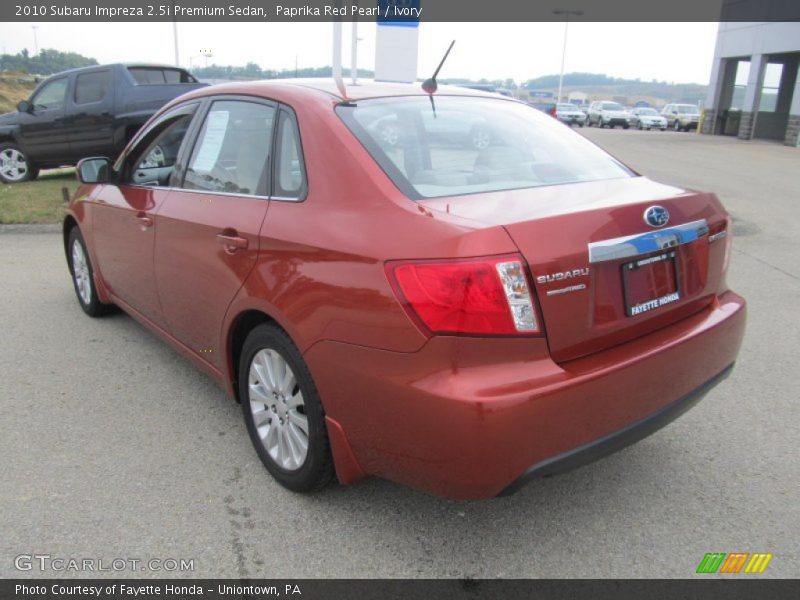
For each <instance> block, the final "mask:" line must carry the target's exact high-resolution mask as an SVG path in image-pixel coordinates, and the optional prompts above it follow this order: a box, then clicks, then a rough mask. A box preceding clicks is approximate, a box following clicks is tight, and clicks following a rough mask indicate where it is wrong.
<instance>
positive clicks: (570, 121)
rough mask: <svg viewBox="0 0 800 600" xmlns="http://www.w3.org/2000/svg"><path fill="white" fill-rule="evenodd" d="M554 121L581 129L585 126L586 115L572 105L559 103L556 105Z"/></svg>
mask: <svg viewBox="0 0 800 600" xmlns="http://www.w3.org/2000/svg"><path fill="white" fill-rule="evenodd" d="M556 119H558V120H559V121H561V122H562V123H566V124H567V125H570V126H572V125H577V126H578V127H583V126H584V125H585V124H586V113H585V112H583V111H582V110H581V109H580V108H578V107H577V106H575V105H574V104H569V103H565V102H559V103H558V104H556Z"/></svg>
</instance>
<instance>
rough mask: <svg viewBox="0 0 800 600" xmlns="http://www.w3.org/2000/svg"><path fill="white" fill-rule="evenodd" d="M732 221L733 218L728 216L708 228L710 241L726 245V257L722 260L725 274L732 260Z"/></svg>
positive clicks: (710, 242)
mask: <svg viewBox="0 0 800 600" xmlns="http://www.w3.org/2000/svg"><path fill="white" fill-rule="evenodd" d="M731 223H732V220H731V218H730V217H726V218H725V220H724V221H720V222H719V223H716V224H714V225H711V226H710V227H709V228H708V243H709V244H714V243H719V244H724V245H725V257H724V258H723V260H722V272H723V274H724V273H727V271H728V265H729V264H730V262H731Z"/></svg>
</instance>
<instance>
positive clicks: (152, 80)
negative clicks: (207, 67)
mask: <svg viewBox="0 0 800 600" xmlns="http://www.w3.org/2000/svg"><path fill="white" fill-rule="evenodd" d="M128 71H129V72H130V74H131V75H133V78H134V79H135V80H136V83H137V85H167V84H170V83H196V82H197V79H195V78H194V77H193V76H192V75H190V74H189V73H188V72H187V71H184V70H183V69H164V68H159V67H128Z"/></svg>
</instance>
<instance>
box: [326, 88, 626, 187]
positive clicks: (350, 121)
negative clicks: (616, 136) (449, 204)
mask: <svg viewBox="0 0 800 600" xmlns="http://www.w3.org/2000/svg"><path fill="white" fill-rule="evenodd" d="M434 102H435V112H434V107H433V106H431V101H430V99H429V98H428V97H425V96H409V97H402V98H385V99H374V100H361V101H359V102H358V103H357V104H355V105H354V104H342V105H340V106H338V107H337V109H336V110H337V113H338V114H339V116H340V117H341V118H342V120H343V121H344V122H345V124H346V125H347V126H348V128H349V129H350V130H351V131H352V132H353V134H355V136H356V137H357V138H358V139H359V141H360V142H361V143H362V144H363V145H364V147H365V148H366V149H367V151H368V152H369V153H370V154H371V155H372V157H373V158H374V159H375V160H376V161H377V162H378V164H379V165H380V166H381V167H382V168H383V170H384V171H385V172H386V173H387V175H388V176H389V177H390V178H391V179H392V181H393V182H394V183H395V185H396V186H397V187H398V188H399V189H400V190H401V191H402V192H403V193H404V194H406V195H407V196H408V197H409V198H412V199H416V200H419V199H422V198H436V197H441V196H456V195H462V194H474V193H480V192H493V191H499V190H510V189H519V188H532V187H539V186H546V185H556V184H563V183H577V182H583V181H595V180H600V179H615V178H622V177H631V176H632V175H633V173H632V172H631V171H630V170H629V169H627V168H626V167H625V166H623V165H622V164H620V163H619V162H617V161H615V160H614V159H613V158H611V157H610V156H609V155H608V154H606V153H605V152H603V151H602V150H600V149H599V148H598V147H597V146H595V145H594V144H592V143H591V142H589V141H587V140H586V139H584V138H583V137H582V136H581V135H579V134H577V133H575V132H573V131H570V130H569V129H566V128H565V127H564V126H563V125H562V124H561V123H559V122H558V121H556V120H555V119H553V118H552V117H550V116H548V115H546V114H544V113H542V112H540V111H537V110H536V109H534V108H531V107H530V106H527V105H525V104H522V103H520V102H514V101H510V100H501V99H496V100H495V99H490V98H463V97H453V96H434Z"/></svg>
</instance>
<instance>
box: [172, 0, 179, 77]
mask: <svg viewBox="0 0 800 600" xmlns="http://www.w3.org/2000/svg"><path fill="white" fill-rule="evenodd" d="M172 41H173V43H174V45H175V66H176V67H180V66H181V59H180V56H179V55H178V17H177V16H176V15H175V0H172Z"/></svg>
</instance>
